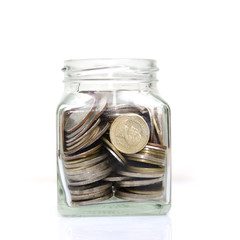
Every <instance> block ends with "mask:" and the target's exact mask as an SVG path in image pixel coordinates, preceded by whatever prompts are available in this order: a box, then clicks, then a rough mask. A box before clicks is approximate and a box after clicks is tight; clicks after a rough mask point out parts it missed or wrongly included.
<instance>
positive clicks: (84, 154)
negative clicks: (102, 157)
mask: <svg viewBox="0 0 240 240" xmlns="http://www.w3.org/2000/svg"><path fill="white" fill-rule="evenodd" d="M102 146H103V145H102V143H98V144H96V145H95V146H91V148H90V147H89V148H86V149H85V150H84V152H81V153H78V154H77V155H74V156H63V160H65V161H71V160H75V159H78V158H84V157H87V156H89V155H91V154H94V153H96V152H97V151H100V150H101V147H102Z"/></svg>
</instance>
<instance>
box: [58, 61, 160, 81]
mask: <svg viewBox="0 0 240 240" xmlns="http://www.w3.org/2000/svg"><path fill="white" fill-rule="evenodd" d="M62 70H63V72H64V74H65V80H93V79H94V80H97V79H113V80H117V79H142V78H144V79H147V78H149V79H155V72H157V71H158V67H157V63H156V60H154V59H145V58H88V59H69V60H65V61H64V67H63V68H62ZM155 80H156V79H155Z"/></svg>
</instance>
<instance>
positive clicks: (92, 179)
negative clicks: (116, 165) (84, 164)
mask: <svg viewBox="0 0 240 240" xmlns="http://www.w3.org/2000/svg"><path fill="white" fill-rule="evenodd" d="M111 172H112V168H111V167H109V168H106V169H104V170H102V171H100V172H97V173H95V174H93V175H91V176H90V177H88V178H87V179H84V180H82V179H80V180H73V181H72V180H71V179H69V180H68V185H69V186H83V185H86V184H90V183H94V182H97V181H99V180H102V179H104V178H106V177H107V176H108V175H109V174H110V173H111Z"/></svg>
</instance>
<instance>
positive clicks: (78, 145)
mask: <svg viewBox="0 0 240 240" xmlns="http://www.w3.org/2000/svg"><path fill="white" fill-rule="evenodd" d="M99 130H100V128H99V126H97V127H96V128H95V129H94V130H93V131H92V132H91V133H90V134H88V135H87V136H85V137H84V138H82V139H81V140H79V141H78V142H77V143H75V144H74V145H72V146H69V147H67V146H66V145H65V150H66V153H67V154H72V153H74V152H76V151H78V150H80V149H81V148H82V146H84V145H86V143H87V142H88V141H90V139H92V138H93V137H95V136H96V135H97V134H98V132H99Z"/></svg>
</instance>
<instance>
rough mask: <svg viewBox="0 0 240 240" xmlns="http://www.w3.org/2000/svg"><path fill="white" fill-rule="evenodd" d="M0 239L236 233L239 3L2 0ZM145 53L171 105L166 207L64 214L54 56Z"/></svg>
mask: <svg viewBox="0 0 240 240" xmlns="http://www.w3.org/2000/svg"><path fill="white" fill-rule="evenodd" d="M0 34H1V36H0V70H1V71H0V78H1V81H0V84H1V86H0V90H1V92H0V99H1V113H0V114H1V116H0V121H1V134H0V136H1V145H0V146H1V173H0V178H1V186H0V187H1V196H0V201H1V203H0V216H1V220H2V221H1V230H0V235H2V236H1V239H51V240H53V239H71V240H76V239H121V240H122V239H140V240H141V239H151V240H153V239H164V240H165V239H167V240H168V239H171V238H172V239H184V240H188V239H239V237H240V234H239V225H240V217H239V216H240V215H239V214H240V207H239V204H240V196H239V195H240V194H239V191H240V187H239V185H240V179H239V172H240V154H239V149H240V107H239V105H240V95H239V92H240V88H239V81H240V3H239V1H233V0H228V1H221V0H218V1H217V0H201V1H193V0H191V1H190V0H189V1H187V0H182V1H174V0H172V1H171V0H169V1H157V0H156V1H152V0H148V1H141V0H138V1H137V0H121V1H114V0H95V1H94V0H85V1H80V0H79V1H77V0H75V1H74V0H68V1H67V0H65V1H63V0H58V1H54V0H41V1H30V0H20V1H17V0H9V1H1V3H0ZM97 57H104V58H108V57H109V58H112V57H124V58H128V57H129V58H153V59H156V60H157V61H158V65H159V67H160V72H159V74H158V78H159V90H160V93H161V95H162V97H163V98H164V99H165V100H166V101H167V102H168V103H169V104H170V106H171V109H172V146H173V152H172V153H173V154H172V156H173V161H172V162H173V207H172V209H171V211H170V213H169V215H168V216H163V217H117V218H75V219H72V218H62V217H60V216H59V215H58V213H57V210H56V204H57V199H56V160H55V109H56V106H57V104H58V102H59V100H60V96H61V94H62V85H63V84H62V83H61V81H62V80H63V74H62V72H61V71H60V70H61V68H62V66H63V61H64V60H66V59H74V58H97Z"/></svg>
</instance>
